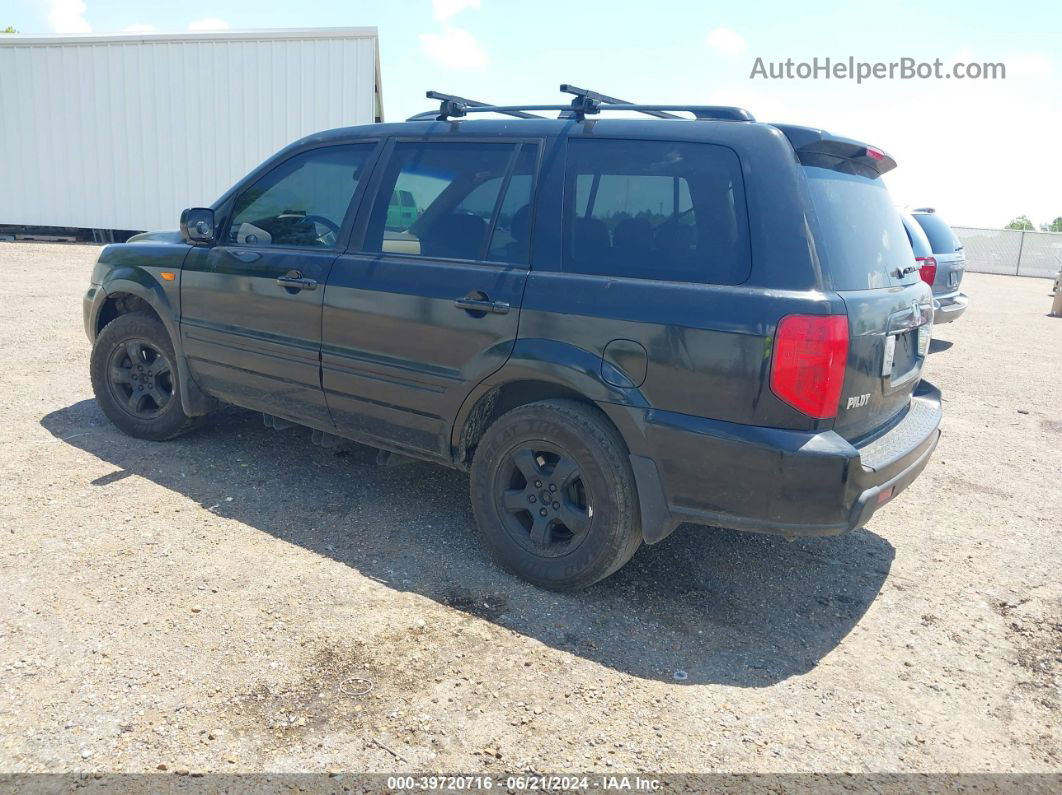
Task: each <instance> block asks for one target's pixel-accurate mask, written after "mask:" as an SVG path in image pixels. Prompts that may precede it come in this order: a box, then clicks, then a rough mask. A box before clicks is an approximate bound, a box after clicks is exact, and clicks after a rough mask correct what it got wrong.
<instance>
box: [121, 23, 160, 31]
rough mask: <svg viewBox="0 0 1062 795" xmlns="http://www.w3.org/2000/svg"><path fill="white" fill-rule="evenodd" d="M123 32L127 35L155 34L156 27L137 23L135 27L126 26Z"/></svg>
mask: <svg viewBox="0 0 1062 795" xmlns="http://www.w3.org/2000/svg"><path fill="white" fill-rule="evenodd" d="M122 31H124V32H125V33H154V32H155V26H154V25H150V24H147V23H145V22H137V23H135V24H133V25H126V26H125V27H124V28H122Z"/></svg>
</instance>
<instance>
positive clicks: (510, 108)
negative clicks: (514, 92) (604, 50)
mask: <svg viewBox="0 0 1062 795" xmlns="http://www.w3.org/2000/svg"><path fill="white" fill-rule="evenodd" d="M532 110H534V111H571V110H572V106H571V105H560V104H555V105H477V106H467V107H465V108H463V110H462V113H461V115H462V116H464V115H467V114H469V113H502V114H506V115H510V116H511V115H514V114H515V113H517V112H521V113H526V112H527V111H532ZM618 110H622V111H637V112H639V113H644V112H646V111H661V112H668V111H680V112H683V113H690V114H693V116H694V117H695V118H697V119H716V120H722V121H756V119H755V118H754V117H753V115H752V114H751V113H749V112H748V111H747V110H745V109H744V108H738V107H731V106H728V105H611V104H610V105H598V104H596V103H595V105H594V106H593V108H592V109H591V108H587V109H585V110H583V113H584V114H590V113H592V114H597V113H600V112H602V111H618ZM577 111H578V109H577ZM528 115H530V116H531V118H536V119H540V118H543V117H542V116H535V115H533V114H528ZM438 116H439V113H438V111H434V110H432V111H426V112H424V113H418V114H417V115H416V116H410V117H409V118H408V119H407V121H425V120H427V119H436V118H438ZM447 118H450V117H449V116H447ZM569 118H571V117H569ZM575 118H579V114H578V112H577V113H576V114H575ZM675 118H678V119H681V118H682V117H681V116H676V117H675ZM443 120H445V119H443Z"/></svg>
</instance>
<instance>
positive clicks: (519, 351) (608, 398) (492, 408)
mask: <svg viewBox="0 0 1062 795" xmlns="http://www.w3.org/2000/svg"><path fill="white" fill-rule="evenodd" d="M551 398H567V399H569V400H575V401H577V402H580V403H585V404H587V405H589V406H592V407H593V408H594V409H595V410H597V411H599V412H600V413H601V414H603V415H604V416H605V418H606V419H607V420H608V421H609V422H610V423H611V424H612V425H613V426H614V427H615V428H616V430H617V432H618V433H619V435H620V438H621V439H622V440H623V442H624V444H626V445H627V447H628V450H629V451H631V452H633V451H634V448H636V447H640V445H639V444H638V443H637V437H638V436H640V435H641V434H640V432H639V431H638V429H637V428H636V427H635V425H634V423H631V422H630V421H629V419H628V417H629V412H628V411H626V410H623V409H626V408H629V407H645V408H647V407H648V403H647V401H646V400H645V397H644V396H643V395H642V393H641V391H640V390H639V389H637V388H634V387H632V388H622V387H616V386H612V385H610V384H608V383H606V382H605V381H604V380H603V379H602V377H601V356H600V355H598V354H595V353H592V352H591V351H587V350H584V349H581V348H577V347H576V346H573V345H569V344H566V343H560V342H557V341H554V340H519V341H518V342H517V345H516V348H515V349H514V351H513V354H512V355H511V356H510V358H509V360H508V361H507V362H506V364H505V365H504V366H503V367H502V368H501V369H500V370H499V371H497V372H496V373H494V374H493V375H492V376H490V377H489V378H487V379H485V380H484V381H483V382H481V383H480V384H479V385H478V386H477V387H476V388H475V389H473V390H472V392H470V393H469V395H468V396H467V397H466V398H465V400H464V402H463V404H462V405H461V408H460V409H459V410H458V413H457V416H456V417H455V420H454V424H453V426H452V428H451V437H450V445H451V453H452V455H453V459H454V462H455V463H456V464H457V465H458V466H460V467H467V466H468V465H469V464H470V462H471V460H472V456H473V455H474V453H475V447H476V445H477V444H478V442H479V440H480V438H482V436H483V433H484V431H486V429H487V427H489V425H490V424H491V423H492V422H493V421H494V420H495V419H497V418H498V417H500V416H501V415H502V414H504V413H505V412H506V411H510V410H512V409H514V408H516V407H518V406H523V405H526V404H528V403H535V402H538V401H541V400H549V399H551ZM614 406H616V407H617V408H619V407H623V409H621V410H613V407H614ZM632 434H633V438H632Z"/></svg>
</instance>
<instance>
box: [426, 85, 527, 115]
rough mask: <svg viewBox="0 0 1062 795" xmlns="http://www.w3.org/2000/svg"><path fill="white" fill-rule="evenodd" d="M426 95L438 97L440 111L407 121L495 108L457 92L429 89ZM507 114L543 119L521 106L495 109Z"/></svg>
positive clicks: (432, 97) (430, 97)
mask: <svg viewBox="0 0 1062 795" xmlns="http://www.w3.org/2000/svg"><path fill="white" fill-rule="evenodd" d="M425 96H426V97H427V98H428V99H437V100H439V101H440V104H439V110H438V111H426V112H425V113H418V114H417V115H416V116H410V117H409V118H408V119H407V120H406V121H422V120H424V119H430V118H432V117H434V118H435V120H436V121H446V120H447V119H450V118H459V117H461V116H464V115H465V114H466V113H468V111H469V110H470V109H472V108H493V107H495V106H494V105H491V104H490V103H489V102H480V101H479V100H477V99H468V98H466V97H459V96H457V95H456V94H443V93H442V92H441V91H428V92H427V93H426V94H425ZM495 112H497V113H501V114H503V115H505V116H515V117H516V118H518V119H541V118H542V117H541V116H536V115H535V114H534V113H527V112H526V111H524V110H521V109H519V108H511V109H508V110H498V111H495Z"/></svg>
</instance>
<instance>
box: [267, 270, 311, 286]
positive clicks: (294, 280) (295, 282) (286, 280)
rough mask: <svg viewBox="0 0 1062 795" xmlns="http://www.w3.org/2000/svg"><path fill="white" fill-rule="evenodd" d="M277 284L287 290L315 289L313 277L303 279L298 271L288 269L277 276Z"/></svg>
mask: <svg viewBox="0 0 1062 795" xmlns="http://www.w3.org/2000/svg"><path fill="white" fill-rule="evenodd" d="M277 284H279V285H280V286H281V287H284V288H286V289H288V290H316V289H317V282H316V281H314V280H313V279H305V278H303V275H302V274H301V273H299V272H298V271H289V272H288V273H285V274H284V275H283V276H278V277H277Z"/></svg>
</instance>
